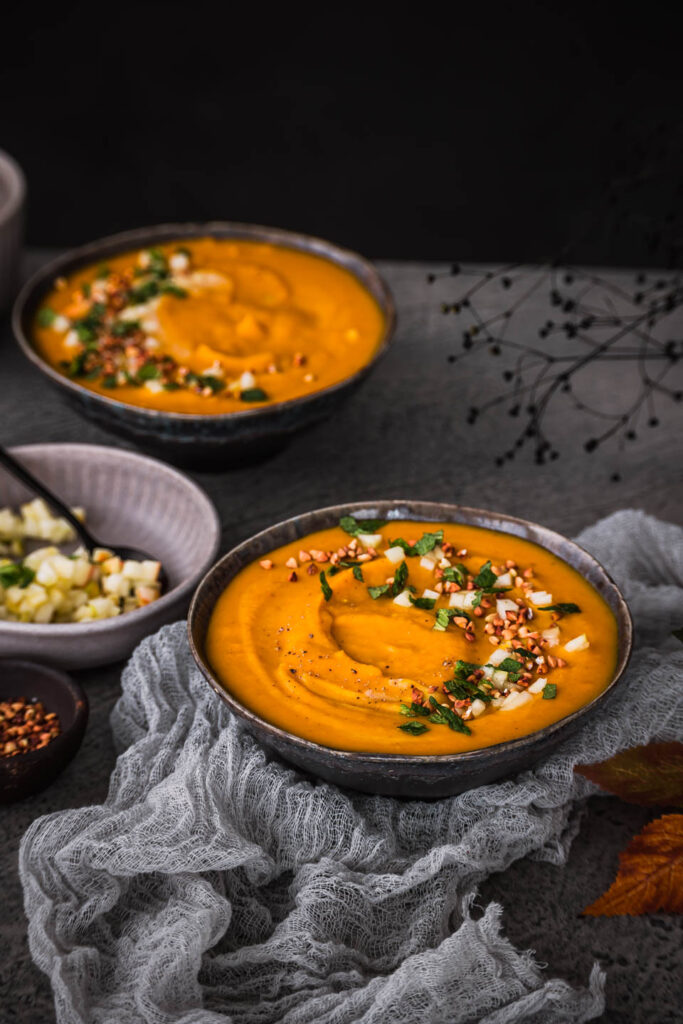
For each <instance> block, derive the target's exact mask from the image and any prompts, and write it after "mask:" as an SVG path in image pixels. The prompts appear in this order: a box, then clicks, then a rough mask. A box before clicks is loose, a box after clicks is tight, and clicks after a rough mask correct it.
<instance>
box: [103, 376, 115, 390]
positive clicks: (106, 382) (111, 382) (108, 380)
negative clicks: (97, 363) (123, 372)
mask: <svg viewBox="0 0 683 1024" xmlns="http://www.w3.org/2000/svg"><path fill="white" fill-rule="evenodd" d="M102 387H103V388H115V387H116V374H115V373H108V374H107V375H106V377H103V378H102Z"/></svg>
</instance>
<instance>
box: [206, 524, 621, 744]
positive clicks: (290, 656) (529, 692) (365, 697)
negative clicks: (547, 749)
mask: <svg viewBox="0 0 683 1024" xmlns="http://www.w3.org/2000/svg"><path fill="white" fill-rule="evenodd" d="M207 656H208V659H209V662H210V664H211V666H212V667H213V669H214V671H215V673H216V675H217V676H218V678H219V679H220V680H221V681H222V683H223V685H224V686H225V687H226V689H227V690H228V691H229V692H230V693H232V694H233V695H234V696H235V697H236V698H237V699H238V700H239V701H240V702H241V703H242V704H243V705H245V706H246V707H248V708H250V709H251V710H253V711H255V712H257V713H258V714H259V715H260V716H261V717H263V718H264V719H266V720H267V721H269V722H271V723H273V724H275V725H277V726H280V727H281V728H283V729H286V730H288V731H289V732H291V733H294V734H295V735H297V736H301V737H303V738H305V739H309V740H313V741H315V742H316V743H320V744H322V745H324V746H329V747H333V748H336V749H341V750H356V751H366V752H374V753H413V754H446V753H452V752H456V751H465V750H473V749H476V748H477V747H486V746H490V745H492V744H495V743H500V742H502V741H504V740H510V739H514V738H516V737H519V736H525V735H527V734H529V733H532V732H535V731H536V730H538V729H541V728H543V727H544V726H546V725H549V724H550V723H552V722H555V721H557V720H559V719H561V718H564V717H565V716H566V715H568V714H570V713H571V712H573V711H575V710H577V709H578V708H580V707H582V706H583V705H585V704H587V703H589V702H590V701H591V700H592V699H593V698H594V697H596V696H597V695H598V694H599V693H601V692H602V691H603V690H604V689H605V688H606V687H607V686H608V685H609V683H610V681H611V680H612V678H613V675H614V670H615V665H616V659H617V624H616V620H615V618H614V615H613V614H612V612H611V610H610V609H609V607H608V606H607V604H606V603H605V601H604V600H603V599H602V597H601V596H600V595H599V594H598V593H597V592H596V591H595V589H594V588H593V587H592V586H591V585H590V584H589V583H588V582H587V581H586V580H585V579H584V578H583V577H582V576H580V575H579V573H577V572H576V571H575V570H574V569H572V568H571V566H569V565H568V564H567V563H566V562H564V561H563V560H562V559H560V558H558V557H556V556H555V555H553V554H551V553H550V552H549V551H547V550H545V549H543V548H541V547H539V546H537V545H535V544H533V543H530V542H529V541H525V540H522V539H520V538H518V537H514V536H511V535H509V534H505V533H500V532H496V531H492V530H486V529H481V528H478V527H473V526H464V525H458V524H453V523H431V524H430V523H424V522H409V521H392V522H390V523H388V524H386V525H381V524H379V523H377V522H373V521H369V522H368V521H366V522H358V521H356V520H355V519H353V517H350V516H348V517H344V518H343V519H342V520H341V526H339V527H335V528H333V529H328V530H323V531H320V532H318V533H314V534H311V535H309V536H307V537H305V538H303V539H301V540H299V541H297V542H295V543H292V544H288V545H285V546H284V547H281V548H278V549H276V550H274V551H272V552H271V553H270V554H269V555H267V556H265V557H264V558H263V559H261V560H259V561H257V562H254V563H252V564H251V565H248V566H246V567H245V568H244V569H242V570H241V572H239V573H238V575H237V576H236V577H235V578H234V579H233V580H231V581H230V583H229V584H228V586H227V587H226V589H225V591H224V592H223V594H222V595H221V596H220V598H219V600H218V602H217V604H216V607H215V609H214V612H213V615H212V618H211V621H210V624H209V629H208V636H207Z"/></svg>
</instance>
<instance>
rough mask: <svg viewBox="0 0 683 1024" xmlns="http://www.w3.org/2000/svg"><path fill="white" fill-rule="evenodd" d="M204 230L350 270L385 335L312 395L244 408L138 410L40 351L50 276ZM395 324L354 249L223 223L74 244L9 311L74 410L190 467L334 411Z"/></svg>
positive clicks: (267, 443) (262, 448) (248, 448)
mask: <svg viewBox="0 0 683 1024" xmlns="http://www.w3.org/2000/svg"><path fill="white" fill-rule="evenodd" d="M202 236H204V237H205V236H212V237H214V238H240V239H248V240H252V241H257V242H270V243H273V244H274V245H281V246H285V247H287V248H289V249H297V250H300V251H302V252H307V253H311V254H312V255H314V256H321V257H323V258H324V259H327V260H330V261H331V262H332V263H336V264H337V265H338V266H340V267H343V268H344V269H346V270H347V271H349V272H350V273H351V274H353V276H354V277H356V278H357V279H358V281H360V283H361V284H362V285H363V286H364V287H365V288H366V289H367V291H369V292H370V294H371V295H372V296H373V297H374V299H375V301H376V302H377V303H378V305H379V307H380V309H381V310H382V312H383V313H384V317H385V324H386V326H385V329H384V334H383V336H382V339H381V341H380V344H379V345H378V347H377V351H376V352H375V354H374V355H373V357H372V359H371V360H370V361H369V362H368V363H367V364H366V365H365V366H363V367H362V368H361V369H360V370H358V371H357V372H356V373H354V374H352V375H351V376H350V377H347V378H345V379H344V380H342V381H339V382H338V383H337V384H333V385H331V386H330V387H327V388H322V389H321V390H320V391H314V392H312V393H311V394H310V395H303V396H301V397H299V398H293V399H290V400H289V401H286V402H275V403H273V404H272V405H267V406H262V407H260V408H258V409H246V410H245V411H244V412H230V413H223V414H219V415H215V416H193V415H189V414H187V413H178V412H160V411H158V410H156V409H142V408H137V407H135V406H133V405H127V404H126V403H124V402H120V401H118V400H117V399H116V398H110V397H109V396H107V395H99V394H96V393H95V392H93V391H89V390H88V389H87V388H84V387H83V386H82V385H81V384H79V383H78V382H77V381H74V380H70V379H69V378H68V377H65V376H64V375H63V374H61V373H59V371H58V370H56V369H54V367H52V366H50V364H49V363H47V362H46V361H45V360H44V359H43V357H42V356H41V355H40V354H39V353H38V352H37V350H36V349H35V347H34V344H33V339H32V324H33V319H34V316H35V313H36V310H37V309H38V308H39V306H40V305H41V303H42V301H43V298H44V296H45V294H46V293H47V292H48V291H49V290H50V289H51V287H52V285H53V282H54V280H55V278H57V277H60V276H66V275H68V274H71V273H73V272H74V271H75V270H78V269H79V268H80V267H83V266H86V265H88V264H91V263H99V262H103V261H105V260H106V259H107V258H109V257H111V256H115V255H117V254H118V253H122V252H126V251H127V250H130V249H139V248H143V247H145V246H148V245H157V244H159V243H160V242H167V241H172V240H174V239H176V238H179V239H180V238H182V239H191V238H199V237H202ZM395 324H396V311H395V308H394V302H393V299H392V297H391V292H390V291H389V288H388V286H387V285H386V284H385V282H384V280H383V279H382V277H380V275H379V273H378V272H377V270H376V269H375V267H374V266H373V265H372V264H371V263H368V261H367V260H364V259H363V258H362V257H361V256H358V255H357V254H356V253H354V252H349V251H348V250H346V249H341V248H339V247H338V246H336V245H333V244H332V243H331V242H325V241H322V240H321V239H319V238H312V237H310V236H309V235H301V234H297V233H295V232H292V231H281V230H279V229H276V228H265V227H258V226H256V225H254V224H233V223H229V222H223V221H212V222H210V223H208V224H162V225H159V226H157V227H151V228H140V229H139V230H136V231H127V232H124V233H123V234H120V235H112V236H111V237H109V238H103V239H100V240H99V241H97V242H91V243H90V244H89V245H84V246H81V247H80V248H79V249H72V250H71V251H70V252H67V253H65V254H64V255H63V256H60V257H59V258H58V259H56V260H53V261H52V262H51V263H48V264H47V265H46V266H44V267H41V269H40V270H39V271H38V272H37V273H36V274H34V275H33V277H32V278H31V279H30V280H29V281H28V282H27V284H26V285H24V287H23V288H22V290H21V292H20V293H19V296H18V298H17V301H16V303H15V304H14V310H13V314H12V326H13V329H14V334H15V337H16V339H17V341H18V342H19V345H20V346H21V348H22V350H23V352H24V354H25V355H26V356H27V357H28V359H30V361H31V362H32V363H33V364H34V366H36V367H37V368H38V369H39V370H40V371H41V373H43V374H45V376H46V377H47V378H48V379H49V380H50V381H51V382H52V383H53V384H54V385H56V386H57V387H58V388H59V389H60V390H61V391H62V393H63V394H64V395H65V397H66V398H68V399H69V400H70V401H71V402H72V404H74V405H75V406H76V408H77V409H78V411H79V412H81V413H83V414H84V415H86V416H87V417H88V418H89V419H92V420H95V421H96V422H97V423H98V424H99V425H100V426H102V427H104V428H105V429H107V430H111V431H113V432H114V433H116V434H122V435H124V436H126V437H129V438H132V439H133V440H134V441H135V442H136V443H138V444H139V445H140V446H141V447H142V448H145V449H150V450H153V451H157V452H159V453H160V454H161V455H163V456H164V457H165V458H167V459H169V460H170V461H172V462H176V463H179V464H181V465H188V464H191V465H192V466H193V467H194V468H197V466H198V465H199V464H201V465H204V466H207V467H210V468H211V467H214V468H221V467H224V466H229V465H238V464H240V463H244V462H248V461H251V460H254V459H258V458H259V457H263V456H266V455H269V454H271V453H272V452H275V451H277V450H278V449H280V448H282V447H283V446H284V445H285V444H286V443H287V441H288V440H289V439H290V438H291V437H292V435H293V434H295V433H297V432H298V431H300V430H303V429H305V428H306V427H309V426H311V425H312V424H314V423H317V422H318V421H319V420H322V419H325V418H327V417H328V416H332V415H333V414H334V413H335V412H336V411H337V409H338V408H339V406H340V405H341V404H342V402H343V401H344V400H345V399H346V398H348V396H349V395H350V394H351V393H352V392H353V391H354V390H355V389H356V388H357V387H358V385H359V384H360V382H361V381H362V380H363V378H364V377H365V376H366V375H367V374H368V373H369V372H370V370H371V369H372V367H373V366H374V365H375V363H377V361H378V360H379V359H380V358H381V356H383V355H384V353H385V352H386V351H387V349H388V347H389V344H390V342H391V338H392V336H393V332H394V327H395Z"/></svg>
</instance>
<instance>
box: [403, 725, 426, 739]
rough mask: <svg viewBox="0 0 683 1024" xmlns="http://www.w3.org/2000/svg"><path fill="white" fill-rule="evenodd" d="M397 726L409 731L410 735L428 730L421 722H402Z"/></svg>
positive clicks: (417, 734)
mask: <svg viewBox="0 0 683 1024" xmlns="http://www.w3.org/2000/svg"><path fill="white" fill-rule="evenodd" d="M398 728H399V729H402V730H403V732H409V733H410V735H411V736H421V735H422V733H423V732H429V730H428V728H427V726H426V725H423V723H422V722H404V723H403V725H399V727H398Z"/></svg>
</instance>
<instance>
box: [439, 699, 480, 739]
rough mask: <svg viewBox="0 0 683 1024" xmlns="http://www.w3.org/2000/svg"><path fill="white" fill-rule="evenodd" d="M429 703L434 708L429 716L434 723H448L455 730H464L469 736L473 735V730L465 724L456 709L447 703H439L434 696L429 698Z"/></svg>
mask: <svg viewBox="0 0 683 1024" xmlns="http://www.w3.org/2000/svg"><path fill="white" fill-rule="evenodd" d="M429 703H430V704H431V705H432V707H433V708H434V711H433V712H432V714H431V715H430V716H429V721H430V722H431V723H432V724H433V725H448V726H449V727H450V728H451V729H453V731H454V732H464V733H466V734H467V735H468V736H471V735H472V730H471V729H470V728H469V727H468V726H467V725H465V723H464V722H463V720H462V718H461V717H460V715H456V713H455V711H451V709H450V708H447V707H446V705H445V704H439V702H438V700H436V699H435V698H434V697H430V698H429Z"/></svg>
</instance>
